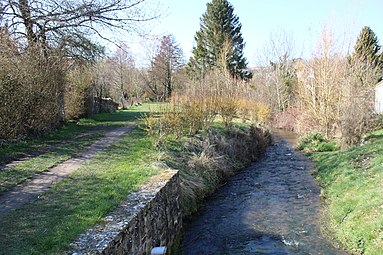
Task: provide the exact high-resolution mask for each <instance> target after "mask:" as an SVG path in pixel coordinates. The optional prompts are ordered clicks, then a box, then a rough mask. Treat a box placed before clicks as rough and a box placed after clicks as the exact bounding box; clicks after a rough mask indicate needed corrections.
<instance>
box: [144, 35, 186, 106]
mask: <svg viewBox="0 0 383 255" xmlns="http://www.w3.org/2000/svg"><path fill="white" fill-rule="evenodd" d="M183 65H184V57H183V52H182V49H181V48H180V47H179V46H178V44H177V42H176V40H175V38H174V36H173V35H166V36H163V37H162V40H161V45H160V47H159V50H158V53H157V54H156V55H155V57H154V59H153V61H152V67H151V72H152V85H153V86H152V92H153V94H157V95H156V96H157V97H158V96H159V97H160V98H159V99H162V100H167V99H169V98H170V97H171V95H172V92H173V90H174V86H175V79H174V78H175V74H176V73H177V72H178V71H179V70H180V69H181V68H182V66H183ZM158 83H159V84H158ZM158 85H159V86H158ZM159 87H160V88H162V89H161V90H159ZM159 93H161V95H159Z"/></svg>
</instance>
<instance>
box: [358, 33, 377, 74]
mask: <svg viewBox="0 0 383 255" xmlns="http://www.w3.org/2000/svg"><path fill="white" fill-rule="evenodd" d="M380 48H381V47H380V45H379V41H378V37H377V36H376V35H375V33H374V31H372V29H371V28H369V27H367V26H366V27H363V29H362V31H361V32H360V34H359V37H358V40H357V42H356V44H355V48H354V50H355V51H354V56H353V59H354V61H356V62H359V63H363V64H365V65H369V66H371V67H373V68H377V69H378V70H382V69H383V62H382V60H383V56H382V54H380V55H379V50H380Z"/></svg>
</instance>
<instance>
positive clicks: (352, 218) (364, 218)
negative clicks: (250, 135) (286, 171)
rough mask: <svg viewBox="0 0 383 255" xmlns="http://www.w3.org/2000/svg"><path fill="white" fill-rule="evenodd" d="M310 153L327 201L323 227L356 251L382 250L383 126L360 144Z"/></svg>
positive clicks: (375, 251)
mask: <svg viewBox="0 0 383 255" xmlns="http://www.w3.org/2000/svg"><path fill="white" fill-rule="evenodd" d="M310 157H311V158H312V159H313V161H314V162H315V166H316V168H317V170H316V171H314V175H315V176H316V178H317V180H318V182H319V184H320V185H321V187H322V194H321V196H322V197H323V198H324V199H325V201H326V204H327V212H326V218H325V227H323V229H324V230H326V229H327V234H328V235H329V236H330V237H336V239H337V240H339V241H340V242H341V243H342V244H343V245H344V246H345V247H346V248H347V249H348V250H350V251H351V252H353V253H355V254H369V255H378V254H383V172H382V169H383V130H380V131H376V132H373V133H371V134H369V135H368V136H367V137H366V139H365V140H364V142H363V143H362V144H361V145H359V146H354V147H351V148H349V149H347V150H345V151H341V150H338V151H333V152H314V153H311V154H310Z"/></svg>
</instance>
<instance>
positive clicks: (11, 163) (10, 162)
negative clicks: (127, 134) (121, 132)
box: [0, 127, 110, 171]
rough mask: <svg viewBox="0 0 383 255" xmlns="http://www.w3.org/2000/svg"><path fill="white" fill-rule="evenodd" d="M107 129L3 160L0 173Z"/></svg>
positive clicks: (89, 131)
mask: <svg viewBox="0 0 383 255" xmlns="http://www.w3.org/2000/svg"><path fill="white" fill-rule="evenodd" d="M108 129H110V128H109V127H94V128H91V129H90V130H88V131H86V132H84V133H81V134H79V135H77V136H75V137H73V138H71V139H69V140H65V141H61V142H53V143H50V144H47V145H45V146H43V147H39V148H36V149H35V150H33V151H31V152H28V153H21V154H19V155H15V156H12V157H11V158H8V159H5V160H4V161H3V162H0V171H6V170H7V169H8V168H13V167H16V166H17V165H19V164H22V163H24V162H25V161H28V160H30V159H32V158H35V157H38V156H40V155H42V154H44V153H46V152H48V151H50V150H52V149H54V148H58V147H62V146H65V145H66V144H68V143H70V142H71V141H74V140H79V139H83V138H87V137H89V136H91V135H93V134H95V133H97V132H100V131H104V132H106V131H107V130H108Z"/></svg>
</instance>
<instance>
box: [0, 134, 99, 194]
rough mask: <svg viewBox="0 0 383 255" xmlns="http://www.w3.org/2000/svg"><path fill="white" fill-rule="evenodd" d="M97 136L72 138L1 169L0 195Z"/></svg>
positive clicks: (59, 160)
mask: <svg viewBox="0 0 383 255" xmlns="http://www.w3.org/2000/svg"><path fill="white" fill-rule="evenodd" d="M98 137H100V134H99V133H95V134H91V135H89V136H86V137H82V138H81V139H77V140H72V141H70V142H68V143H65V144H63V145H61V146H58V147H54V148H52V149H51V150H49V151H48V152H46V153H43V154H41V155H39V156H37V157H33V158H31V159H29V160H26V161H25V162H22V163H20V164H18V165H16V166H14V167H10V168H6V169H3V170H1V171H0V195H1V193H3V192H5V191H7V190H9V189H10V188H12V187H14V186H16V185H17V184H20V183H22V182H24V181H26V180H27V179H29V178H31V177H33V175H34V174H36V173H41V172H45V171H48V170H49V169H50V168H52V167H54V166H55V165H57V164H59V163H61V162H63V161H65V160H68V159H70V158H72V157H73V156H74V155H76V153H79V152H81V151H82V150H84V149H85V148H86V146H88V145H90V144H91V143H92V142H93V141H94V140H95V139H96V138H98Z"/></svg>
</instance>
